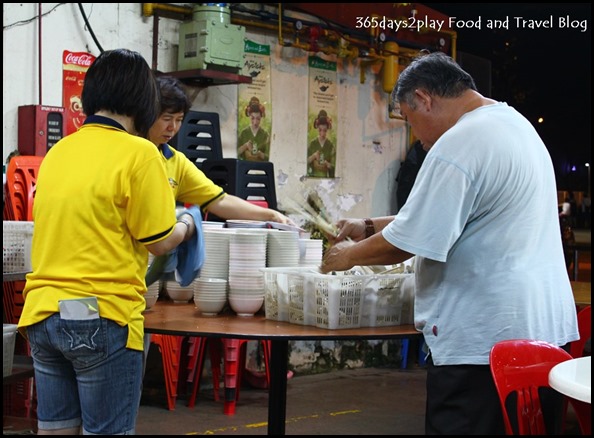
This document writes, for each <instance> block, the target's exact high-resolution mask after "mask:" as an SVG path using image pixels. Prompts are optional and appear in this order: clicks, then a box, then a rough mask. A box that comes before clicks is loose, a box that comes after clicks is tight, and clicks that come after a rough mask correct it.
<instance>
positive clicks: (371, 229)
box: [363, 218, 375, 239]
mask: <svg viewBox="0 0 594 438" xmlns="http://www.w3.org/2000/svg"><path fill="white" fill-rule="evenodd" d="M363 220H364V221H365V238H366V239H367V238H368V237H371V236H373V235H374V234H375V225H373V221H372V220H371V219H370V218H365V219H363Z"/></svg>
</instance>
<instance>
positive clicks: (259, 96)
mask: <svg viewBox="0 0 594 438" xmlns="http://www.w3.org/2000/svg"><path fill="white" fill-rule="evenodd" d="M241 74H242V75H244V76H251V78H252V83H251V84H240V85H239V91H238V99H239V102H238V105H239V106H238V108H239V110H238V116H237V132H238V136H237V158H238V159H240V160H248V161H270V133H271V132H272V103H271V99H270V46H268V45H263V44H258V43H255V42H253V41H250V40H246V42H245V60H244V64H243V68H242V71H241Z"/></svg>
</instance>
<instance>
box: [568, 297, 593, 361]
mask: <svg viewBox="0 0 594 438" xmlns="http://www.w3.org/2000/svg"><path fill="white" fill-rule="evenodd" d="M577 319H578V330H579V332H580V339H579V340H577V341H573V342H572V343H571V344H569V354H571V355H572V356H573V357H582V356H583V355H584V347H585V345H586V342H588V339H590V338H591V337H592V306H588V307H584V308H583V309H582V310H580V311H579V313H578V315H577Z"/></svg>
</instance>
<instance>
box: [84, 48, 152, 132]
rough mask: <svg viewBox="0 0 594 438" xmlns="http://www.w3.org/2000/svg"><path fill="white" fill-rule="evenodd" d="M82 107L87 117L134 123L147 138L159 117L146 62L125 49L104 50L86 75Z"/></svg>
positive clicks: (138, 130)
mask: <svg viewBox="0 0 594 438" xmlns="http://www.w3.org/2000/svg"><path fill="white" fill-rule="evenodd" d="M81 100H82V105H83V110H84V112H85V114H86V115H87V116H89V115H92V114H95V113H97V112H99V111H102V110H104V111H110V112H113V113H115V114H120V115H124V116H128V117H132V118H133V119H134V128H135V129H136V131H137V132H138V134H139V135H142V136H146V134H147V133H148V130H149V128H150V127H151V126H152V125H153V123H154V122H155V120H156V119H157V117H158V116H159V89H158V88H157V83H156V81H155V76H154V74H153V72H152V70H151V68H150V67H149V65H148V64H147V62H146V60H145V59H144V58H143V57H142V55H140V53H138V52H134V51H132V50H128V49H114V50H106V51H104V52H103V53H101V54H100V55H99V56H98V57H97V58H96V59H95V61H94V62H93V64H91V66H90V67H89V69H88V70H87V72H86V74H85V81H84V85H83V90H82V96H81Z"/></svg>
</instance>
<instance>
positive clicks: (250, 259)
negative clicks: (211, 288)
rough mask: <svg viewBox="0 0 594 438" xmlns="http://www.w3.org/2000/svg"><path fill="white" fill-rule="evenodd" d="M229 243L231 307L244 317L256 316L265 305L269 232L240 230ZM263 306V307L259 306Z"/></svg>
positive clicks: (237, 230) (232, 236)
mask: <svg viewBox="0 0 594 438" xmlns="http://www.w3.org/2000/svg"><path fill="white" fill-rule="evenodd" d="M235 231H236V232H235V233H234V234H232V235H231V238H230V240H229V304H230V306H231V308H232V309H233V310H234V311H235V312H236V313H237V314H238V315H240V316H253V315H254V313H255V312H257V311H258V310H259V309H260V307H262V304H263V303H264V273H263V272H262V271H261V269H262V268H265V267H266V241H267V238H268V235H269V233H268V232H267V230H257V231H256V230H240V229H236V230H235ZM258 303H259V304H258Z"/></svg>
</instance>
